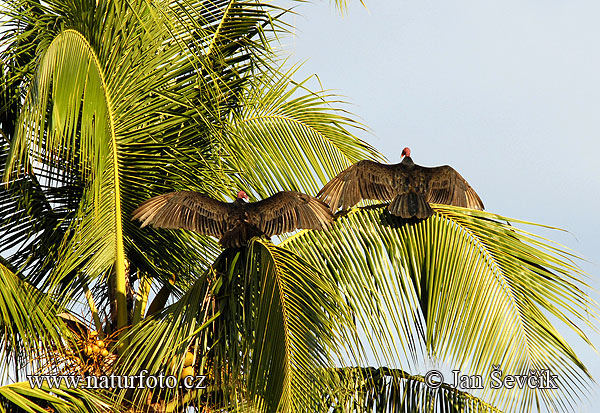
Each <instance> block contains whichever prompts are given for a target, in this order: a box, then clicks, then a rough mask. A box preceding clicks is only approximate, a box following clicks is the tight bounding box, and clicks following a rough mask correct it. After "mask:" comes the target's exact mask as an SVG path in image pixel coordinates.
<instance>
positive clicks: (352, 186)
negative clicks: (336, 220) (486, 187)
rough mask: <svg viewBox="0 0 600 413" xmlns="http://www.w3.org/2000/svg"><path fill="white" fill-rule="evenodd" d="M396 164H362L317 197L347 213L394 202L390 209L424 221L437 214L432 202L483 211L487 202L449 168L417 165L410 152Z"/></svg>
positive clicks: (320, 192)
mask: <svg viewBox="0 0 600 413" xmlns="http://www.w3.org/2000/svg"><path fill="white" fill-rule="evenodd" d="M402 156H403V157H404V159H403V160H402V162H400V163H398V164H395V165H386V164H381V163H378V162H373V161H366V160H365V161H360V162H358V163H356V164H354V165H352V166H350V167H349V168H347V169H346V170H345V171H343V172H341V173H340V174H338V176H336V177H335V178H333V179H332V180H331V181H329V182H328V183H327V184H326V185H325V186H324V187H323V189H321V191H319V193H318V194H317V197H319V198H320V199H322V200H323V201H324V202H326V203H328V204H329V206H330V207H331V210H332V211H336V210H337V209H338V208H339V207H340V206H341V207H342V209H343V210H345V209H347V208H350V207H352V206H354V205H356V204H357V203H358V202H360V201H361V200H363V199H377V200H381V201H391V203H390V205H389V206H388V210H389V211H390V212H391V213H392V214H393V215H397V216H399V217H401V218H418V219H424V218H428V217H430V216H431V215H433V210H432V209H431V207H430V206H429V203H430V202H432V203H437V204H447V205H456V206H460V207H466V208H472V209H480V210H482V209H483V202H481V199H479V196H478V195H477V193H476V192H475V191H474V190H473V188H471V186H470V185H469V184H468V182H467V181H466V180H465V179H464V178H463V177H462V176H460V174H459V173H458V172H456V171H455V170H454V169H453V168H452V167H450V166H448V165H444V166H437V167H434V168H427V167H424V166H419V165H416V164H415V163H414V162H413V160H412V159H411V158H410V149H409V148H404V149H403V150H402Z"/></svg>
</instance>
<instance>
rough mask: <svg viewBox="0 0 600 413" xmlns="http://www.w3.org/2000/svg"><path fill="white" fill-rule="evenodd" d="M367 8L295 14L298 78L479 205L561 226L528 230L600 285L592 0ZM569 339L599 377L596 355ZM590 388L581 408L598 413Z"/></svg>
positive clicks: (307, 7)
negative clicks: (564, 250) (572, 257)
mask: <svg viewBox="0 0 600 413" xmlns="http://www.w3.org/2000/svg"><path fill="white" fill-rule="evenodd" d="M365 2H366V5H367V7H368V10H367V9H365V8H364V7H363V6H361V5H360V3H359V2H358V1H354V2H351V3H352V4H351V5H350V8H349V10H348V12H347V14H346V15H345V16H344V17H341V16H340V14H339V12H337V11H335V10H333V8H332V7H331V6H330V4H329V3H328V2H325V1H322V2H316V3H314V4H301V5H299V6H298V7H297V8H296V11H297V12H298V13H299V14H300V15H301V16H298V17H296V18H295V19H293V21H294V24H295V26H296V28H297V30H296V37H295V38H294V40H293V41H292V40H288V41H285V42H284V49H286V50H288V51H289V50H291V51H292V60H293V61H296V62H297V61H304V60H307V59H308V60H307V61H306V62H305V63H304V65H303V67H302V68H301V69H300V71H299V73H298V76H297V78H299V77H304V76H309V75H311V74H313V73H316V74H318V76H319V79H320V81H321V83H322V85H323V87H324V88H326V89H334V90H335V91H336V92H337V93H339V94H341V95H343V96H345V97H346V98H347V99H348V100H349V101H350V102H352V103H353V106H352V107H350V109H351V110H352V112H354V113H355V114H357V115H358V116H360V118H361V120H362V122H363V123H364V124H366V125H367V126H369V127H370V128H371V130H372V131H373V134H372V135H368V134H364V135H362V136H361V137H362V138H364V139H365V140H367V141H369V142H370V143H371V144H373V145H374V146H375V147H377V148H378V149H379V150H380V151H381V152H383V153H384V154H385V155H386V156H387V157H388V159H389V160H390V161H392V162H398V161H399V160H400V151H401V149H402V148H403V147H404V146H410V148H411V149H412V155H413V156H412V157H413V160H415V162H417V163H419V164H422V165H426V166H433V165H440V164H450V165H452V166H454V167H455V168H456V169H457V170H459V171H460V172H461V174H462V175H463V176H464V177H465V178H466V179H467V180H468V181H469V182H470V183H471V185H472V186H473V187H474V188H475V189H476V190H477V192H478V193H479V195H480V196H481V198H482V199H483V201H484V203H485V205H486V209H487V210H488V211H492V212H496V213H499V214H502V215H506V216H509V217H514V218H519V219H523V220H529V221H533V222H538V223H542V224H547V225H552V226H557V227H560V228H564V229H566V230H568V231H569V233H559V232H546V231H544V232H541V231H536V232H538V233H541V234H542V235H546V236H548V237H550V238H552V239H554V240H556V241H559V242H561V243H563V244H564V245H566V246H567V247H569V248H572V249H574V250H575V251H577V252H578V253H580V255H582V256H583V257H585V258H586V259H588V260H589V261H591V262H590V263H581V265H582V267H583V269H584V270H585V271H587V272H588V273H589V274H590V275H591V276H592V277H593V279H594V280H593V286H594V287H595V288H596V289H598V288H600V283H599V282H598V279H599V277H598V276H599V275H600V267H599V265H598V263H599V262H600V254H599V250H600V237H599V236H598V234H599V233H600V220H599V219H598V218H597V211H598V207H599V206H600V163H599V162H598V160H597V156H598V152H600V143H599V141H598V137H599V136H600V123H599V122H598V120H599V119H600V116H599V114H600V78H599V77H600V47H599V46H598V42H599V41H600V24H599V23H598V17H599V16H600V2H597V1H577V0H569V1H566V0H564V1H557V0H545V1H539V0H520V1H516V0H503V1H482V0H478V1H476V0H452V1H432V0H424V1H423V0H420V1H375V0H372V1H371V0H365ZM591 294H592V296H593V297H594V298H595V299H596V300H599V296H598V294H597V293H596V292H591ZM562 330H564V329H562ZM562 330H561V331H562ZM567 337H568V338H569V339H570V342H571V343H572V345H574V347H575V348H576V350H577V351H578V352H579V354H580V355H581V357H582V358H583V360H584V361H585V362H586V364H587V365H588V367H589V368H590V369H591V371H592V374H593V375H594V376H595V377H596V378H597V379H599V378H600V357H599V356H598V355H597V354H596V353H594V352H592V351H590V350H589V349H588V348H586V347H585V346H584V345H582V343H581V342H579V341H577V340H576V339H575V338H574V336H573V335H572V334H567ZM590 337H591V339H592V341H593V342H594V343H595V344H596V345H597V346H600V336H598V335H591V336H590ZM598 393H599V392H598V391H596V394H595V396H594V400H593V401H592V402H591V403H585V404H583V403H582V406H581V408H580V410H578V411H581V412H592V411H597V410H596V408H592V407H591V406H592V405H595V406H598V405H599V404H600V396H599V395H598Z"/></svg>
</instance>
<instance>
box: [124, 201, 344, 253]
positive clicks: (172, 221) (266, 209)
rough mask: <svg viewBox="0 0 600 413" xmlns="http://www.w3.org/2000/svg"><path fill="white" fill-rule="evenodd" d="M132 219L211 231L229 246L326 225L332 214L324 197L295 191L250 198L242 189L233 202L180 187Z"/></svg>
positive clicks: (144, 205) (149, 203)
mask: <svg viewBox="0 0 600 413" xmlns="http://www.w3.org/2000/svg"><path fill="white" fill-rule="evenodd" d="M132 219H139V220H140V221H142V228H143V227H145V226H146V225H148V224H151V225H152V226H154V227H159V228H184V229H189V230H193V231H196V232H199V233H200V234H204V235H212V236H213V237H218V238H220V239H219V243H220V244H221V245H222V246H223V247H225V248H229V247H241V246H243V245H246V243H247V242H248V240H249V239H250V238H252V237H255V236H260V235H266V236H268V237H271V236H273V235H277V234H282V233H284V232H290V231H294V230H295V229H322V228H325V227H327V226H328V225H329V224H330V223H331V222H332V221H333V214H332V213H331V211H330V210H329V208H328V206H327V205H326V204H325V203H324V202H322V201H321V200H319V199H317V198H314V197H312V196H309V195H306V194H303V193H300V192H294V191H283V192H279V193H276V194H275V195H273V196H270V197H269V198H267V199H263V200H262V201H258V202H250V203H249V202H248V195H246V193H245V192H244V191H239V192H238V194H237V198H236V200H235V201H233V202H230V203H227V202H221V201H217V200H216V199H213V198H210V197H208V196H206V195H202V194H200V193H198V192H193V191H179V192H170V193H168V194H163V195H159V196H155V197H153V198H150V199H149V200H147V201H145V202H144V203H142V204H141V205H140V206H139V207H138V208H137V209H136V210H135V211H133V218H132Z"/></svg>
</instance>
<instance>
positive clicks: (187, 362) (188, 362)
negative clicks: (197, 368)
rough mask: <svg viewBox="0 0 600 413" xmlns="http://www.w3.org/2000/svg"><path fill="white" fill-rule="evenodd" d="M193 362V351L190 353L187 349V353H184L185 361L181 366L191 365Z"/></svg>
mask: <svg viewBox="0 0 600 413" xmlns="http://www.w3.org/2000/svg"><path fill="white" fill-rule="evenodd" d="M193 362H194V353H191V352H189V351H188V352H187V353H185V361H184V362H183V366H184V367H187V366H191V365H192V363H193Z"/></svg>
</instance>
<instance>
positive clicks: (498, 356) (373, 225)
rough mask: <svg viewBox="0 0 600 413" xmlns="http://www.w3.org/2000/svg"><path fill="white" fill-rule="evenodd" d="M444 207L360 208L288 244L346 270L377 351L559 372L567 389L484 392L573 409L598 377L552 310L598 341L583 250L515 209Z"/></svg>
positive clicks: (325, 267)
mask: <svg viewBox="0 0 600 413" xmlns="http://www.w3.org/2000/svg"><path fill="white" fill-rule="evenodd" d="M435 210H436V211H437V214H436V215H435V216H434V217H432V218H430V219H428V220H425V221H421V222H419V223H407V222H404V221H401V220H399V219H396V218H394V217H392V216H391V215H389V214H388V213H386V212H385V210H384V209H383V208H382V207H366V208H358V209H354V210H352V211H351V212H349V213H347V214H344V215H341V216H340V217H339V218H338V219H337V223H336V224H335V226H334V227H333V229H332V230H331V231H327V232H302V233H299V234H298V235H296V236H294V237H291V238H290V239H289V240H286V241H284V242H283V243H282V245H284V246H285V247H286V248H290V249H291V250H292V251H294V252H296V253H298V254H299V255H300V256H302V257H304V258H305V259H307V260H309V262H311V264H312V265H314V266H315V267H316V268H318V269H319V270H320V271H323V272H328V273H330V274H332V276H334V277H336V279H337V281H338V284H339V285H340V287H341V288H342V289H343V291H344V293H345V294H346V295H347V296H348V300H349V302H351V303H353V304H354V306H355V315H356V317H357V319H358V320H359V324H360V325H361V326H362V328H364V329H365V331H366V334H367V338H368V340H369V343H370V345H371V347H372V351H373V352H374V354H375V356H376V357H377V358H381V359H383V360H385V361H387V362H388V363H398V362H399V361H400V362H402V361H404V362H407V361H408V362H411V363H410V364H411V365H412V368H418V366H419V365H421V366H422V365H423V361H422V360H421V363H419V357H418V356H419V353H420V352H422V350H426V354H427V356H428V357H430V358H431V359H432V360H434V361H444V362H446V363H451V365H452V366H453V367H454V368H459V369H461V370H462V371H463V372H470V373H471V374H482V375H484V376H486V377H488V376H489V374H490V373H491V371H492V366H493V365H499V366H500V368H501V369H502V370H503V372H504V373H505V374H528V373H529V372H530V370H535V371H537V372H539V371H541V370H544V369H550V371H551V372H552V374H556V375H558V376H559V381H560V388H559V389H558V390H551V389H538V390H535V389H529V388H524V389H518V388H517V386H515V388H514V389H512V390H508V389H504V388H503V389H498V390H496V389H490V388H487V389H486V390H484V393H483V394H484V395H485V398H486V399H488V400H490V401H491V402H492V403H494V404H496V403H498V404H499V406H501V407H505V408H507V409H508V410H512V409H513V408H516V406H532V405H534V404H535V403H537V401H538V399H540V400H541V401H542V403H544V404H546V405H547V406H551V407H552V408H559V409H563V410H564V411H568V410H569V409H570V408H572V406H573V405H574V404H575V403H576V400H577V398H578V394H579V392H580V391H581V390H582V389H584V388H586V387H587V386H589V384H590V382H589V380H588V377H589V373H588V371H587V369H586V368H585V366H584V365H583V363H582V362H581V361H580V360H579V358H578V357H577V355H576V354H575V352H574V351H573V349H572V348H571V346H570V345H569V344H568V343H567V342H566V340H565V339H564V338H562V336H561V334H560V333H558V331H557V330H556V328H555V327H554V326H553V324H552V323H551V322H550V319H549V318H548V315H553V316H554V317H556V318H557V319H558V320H562V321H563V322H565V323H566V324H567V325H568V326H569V327H570V328H572V329H573V330H574V331H575V332H576V333H577V334H578V335H579V336H580V337H581V338H582V339H583V340H584V341H585V342H587V343H588V344H591V343H590V342H589V340H588V339H587V337H586V336H585V334H584V333H583V331H582V329H581V326H586V327H587V328H593V325H592V321H590V318H589V315H588V314H589V312H590V311H591V312H592V314H593V315H592V317H597V314H598V313H597V310H596V309H597V306H596V304H595V303H594V302H593V301H592V300H591V299H590V298H589V297H588V296H587V294H586V293H585V292H584V291H585V289H586V288H587V287H586V284H585V283H584V282H583V281H581V278H582V277H583V276H584V275H583V273H582V272H581V270H579V269H578V268H577V267H576V266H575V264H574V263H573V260H574V259H575V257H574V256H573V255H571V254H570V253H569V252H567V251H565V250H564V249H561V248H559V247H558V246H554V245H552V244H551V243H550V242H549V241H547V240H544V239H542V238H539V237H535V236H533V235H531V234H529V233H527V232H525V231H523V230H520V229H518V228H516V227H513V226H511V225H509V224H507V223H506V221H507V220H508V219H507V218H504V217H500V216H498V215H495V214H490V213H486V212H476V211H470V210H465V209H462V208H458V207H450V206H442V205H438V206H435ZM513 222H515V221H513ZM517 222H518V221H517ZM567 314H568V316H567ZM569 320H570V321H569ZM388 328H389V329H391V330H390V331H389V332H388V331H386V329H388ZM396 342H399V343H400V346H398V345H397V344H395V343H396ZM386 349H391V351H389V352H388V351H386ZM394 351H398V353H399V354H403V356H402V357H401V359H400V360H398V359H397V358H395V357H393V356H394V354H393V352H394ZM402 358H403V359H404V360H402ZM392 365H393V364H392Z"/></svg>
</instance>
